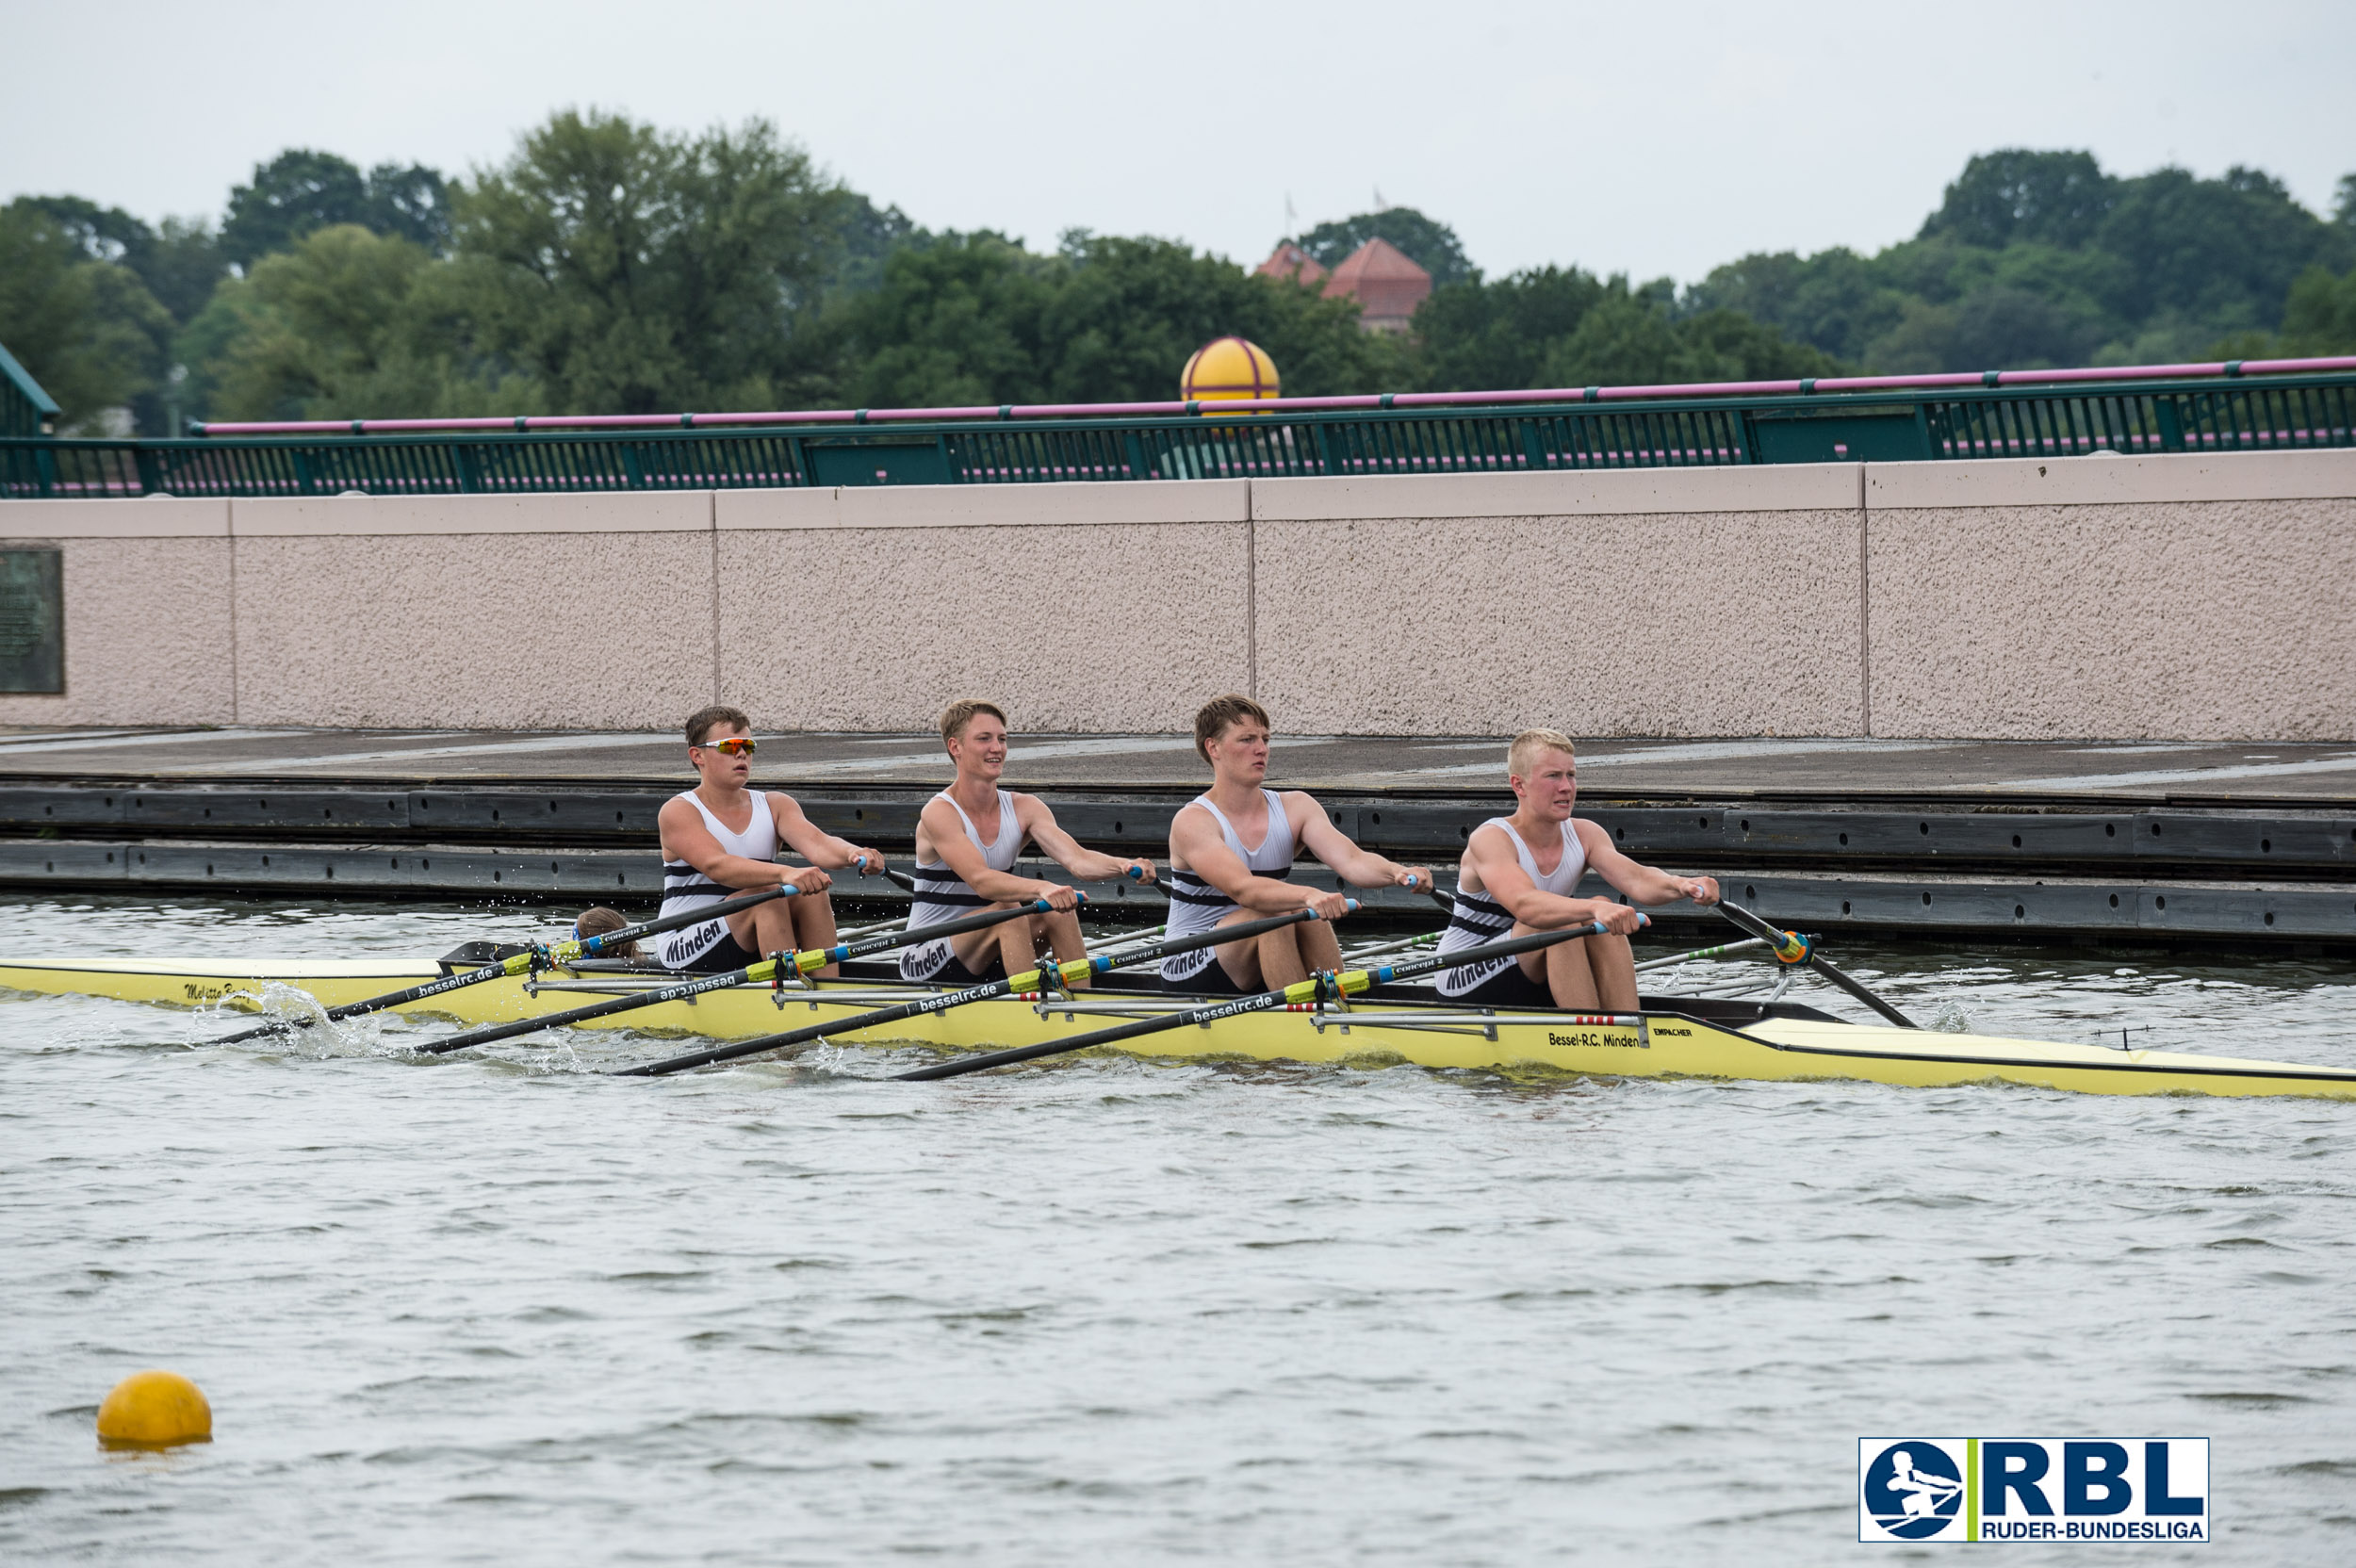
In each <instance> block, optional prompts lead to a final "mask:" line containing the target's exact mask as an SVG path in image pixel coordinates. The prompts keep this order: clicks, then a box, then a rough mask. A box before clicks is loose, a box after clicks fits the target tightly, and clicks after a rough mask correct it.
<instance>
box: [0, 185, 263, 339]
mask: <svg viewBox="0 0 2356 1568" xmlns="http://www.w3.org/2000/svg"><path fill="white" fill-rule="evenodd" d="M23 200H24V202H25V204H27V205H29V206H31V207H34V208H37V209H39V210H40V211H42V212H45V213H47V214H48V215H49V216H50V217H51V218H52V219H54V220H55V221H57V225H58V226H59V228H60V229H62V230H63V231H64V232H65V233H66V234H68V235H69V236H71V237H73V239H74V243H75V245H76V246H78V247H79V248H80V250H81V251H82V253H83V254H85V255H87V256H88V257H90V260H92V261H97V262H107V263H113V264H116V265H120V266H123V267H127V268H129V269H130V270H132V272H134V273H135V274H137V275H138V277H139V281H140V282H141V283H142V284H145V285H146V286H147V291H148V292H149V293H151V294H153V295H154V296H155V299H156V301H157V302H158V303H160V304H162V305H163V307H164V308H165V309H166V310H167V311H169V312H170V313H171V314H172V319H173V320H174V321H179V322H185V321H187V320H188V319H189V318H191V317H193V316H194V315H195V314H196V313H197V312H198V311H200V310H202V309H204V308H205V301H206V300H208V299H210V298H211V297H212V293H213V286H214V285H215V284H216V283H218V282H220V281H221V275H222V273H223V272H224V270H226V267H227V264H226V262H225V261H224V260H223V259H222V257H221V251H220V247H219V245H218V244H217V243H216V242H215V240H214V238H213V233H212V230H211V228H210V227H209V226H207V225H206V224H205V221H203V220H201V219H180V218H167V219H165V220H164V221H163V224H162V226H161V227H160V229H151V228H150V227H148V226H147V224H146V223H145V222H143V221H140V220H139V219H137V218H134V217H133V216H131V214H129V213H127V212H125V211H123V209H122V208H121V207H102V206H100V205H98V204H96V203H94V202H89V201H85V200H84V199H82V198H81V197H79V196H27V197H25V198H23Z"/></svg>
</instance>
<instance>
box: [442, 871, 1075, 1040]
mask: <svg viewBox="0 0 2356 1568" xmlns="http://www.w3.org/2000/svg"><path fill="white" fill-rule="evenodd" d="M1083 896H1086V895H1083ZM1053 907H1054V906H1052V905H1050V904H1049V903H1048V902H1047V901H1046V900H1045V899H1043V898H1040V899H1034V900H1032V901H1031V902H1030V903H1028V904H1018V905H1016V906H1015V907H1013V908H1011V909H985V910H983V911H982V912H981V913H980V914H976V915H967V916H966V917H964V918H963V919H961V920H952V921H943V922H942V923H941V924H939V925H921V926H918V927H917V928H916V929H915V930H913V931H887V932H885V933H884V934H883V935H881V936H879V937H869V938H867V939H864V940H861V941H855V942H838V943H836V944H835V945H834V946H832V947H812V948H805V949H803V950H802V951H801V952H799V953H794V954H785V953H777V954H772V955H771V956H768V957H766V958H763V959H761V961H760V962H758V963H752V964H746V965H745V966H744V968H743V969H732V970H728V971H727V972H725V973H720V974H699V975H697V976H696V977H695V979H693V980H682V981H680V982H679V983H678V984H677V985H672V986H663V987H659V988H656V989H653V990H645V991H634V992H632V993H630V995H628V996H609V997H607V998H606V999H605V1000H604V1001H602V1002H592V1003H590V1004H589V1005H586V1006H581V1007H574V1008H571V1009H568V1010H567V1011H564V1012H561V1013H544V1014H542V1015H541V1016H540V1017H538V1018H526V1019H517V1020H516V1021H514V1022H512V1023H491V1024H485V1025H483V1027H482V1028H479V1029H469V1030H467V1031H466V1032H465V1033H464V1034H459V1035H452V1036H450V1037H448V1038H447V1039H438V1040H435V1041H434V1042H433V1043H432V1044H430V1045H421V1046H419V1047H417V1050H418V1051H419V1053H421V1054H425V1055H429V1056H446V1055H448V1054H450V1053H451V1052H453V1051H464V1050H466V1047H468V1046H470V1045H488V1044H490V1043H491V1042H492V1041H493V1040H503V1039H512V1038H513V1037H515V1036H517V1035H529V1034H532V1033H534V1032H535V1031H538V1030H541V1029H552V1028H555V1027H556V1026H557V1025H559V1024H564V1023H579V1022H581V1021H582V1020H583V1019H592V1018H607V1017H610V1016H611V1015H613V1014H614V1013H627V1012H630V1011H632V1010H633V1009H635V1008H639V1007H652V1006H655V1005H658V1004H661V1003H664V1002H677V1001H679V1000H680V999H682V998H684V997H690V996H700V995H702V994H703V993H704V992H705V991H718V990H726V989H728V987H730V986H743V985H750V984H756V983H758V982H760V981H763V980H769V979H773V978H775V977H776V976H777V974H778V973H779V972H781V971H790V972H793V973H794V974H808V973H809V972H810V971H812V970H817V969H824V968H826V966H827V965H828V964H835V963H841V962H842V961H843V959H845V958H863V957H865V956H867V955H868V954H870V953H888V952H890V951H892V949H893V948H897V947H907V946H909V945H910V944H912V943H915V942H928V941H931V940H932V939H935V938H936V937H955V936H959V935H962V934H963V933H965V932H968V931H979V930H982V929H984V928H985V927H987V926H992V925H999V924H1003V923H1006V921H1010V920H1012V919H1014V918H1015V917H1016V916H1018V915H1043V914H1046V913H1048V912H1049V911H1050V910H1051V909H1052V908H1053Z"/></svg>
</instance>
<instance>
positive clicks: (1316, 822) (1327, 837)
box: [1277, 790, 1439, 892]
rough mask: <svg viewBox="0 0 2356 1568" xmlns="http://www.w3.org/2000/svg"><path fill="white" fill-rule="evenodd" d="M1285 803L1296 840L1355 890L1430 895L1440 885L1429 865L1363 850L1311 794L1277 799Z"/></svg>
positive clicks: (1293, 793)
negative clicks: (1405, 862) (1401, 890)
mask: <svg viewBox="0 0 2356 1568" xmlns="http://www.w3.org/2000/svg"><path fill="white" fill-rule="evenodd" d="M1277 798H1278V799H1279V800H1282V801H1283V802H1284V815H1285V816H1286V817H1287V818H1288V819H1289V820H1290V821H1291V823H1292V825H1293V834H1294V837H1295V838H1296V840H1297V841H1299V842H1300V843H1301V845H1303V846H1304V847H1305V848H1307V850H1308V851H1309V853H1310V854H1312V855H1314V856H1316V857H1317V858H1318V859H1320V860H1322V861H1324V862H1325V863H1326V864H1327V865H1329V866H1331V867H1333V874H1334V875H1336V876H1338V877H1340V878H1341V879H1342V880H1343V881H1345V882H1347V883H1349V884H1350V886H1351V887H1353V888H1415V889H1416V890H1419V891H1424V892H1429V891H1431V890H1432V889H1433V888H1436V887H1438V886H1439V884H1438V883H1437V882H1434V881H1433V880H1432V868H1431V867H1429V866H1402V865H1400V864H1399V862H1398V861H1396V860H1389V859H1385V858H1383V857H1382V856H1380V855H1377V854H1376V853H1374V851H1372V850H1370V849H1361V848H1359V847H1358V844H1357V842H1356V841H1354V840H1352V839H1351V838H1350V836H1349V835H1348V834H1346V833H1344V832H1343V831H1342V830H1341V829H1340V828H1338V827H1336V826H1334V825H1333V818H1331V817H1329V816H1327V815H1326V814H1325V808H1324V807H1322V806H1319V805H1318V804H1317V801H1316V800H1315V799H1313V798H1312V797H1311V796H1310V795H1309V794H1308V793H1307V792H1303V791H1301V790H1292V791H1288V792H1285V793H1284V794H1282V795H1279V796H1278V797H1277Z"/></svg>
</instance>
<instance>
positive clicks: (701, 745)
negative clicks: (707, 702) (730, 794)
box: [687, 703, 753, 789]
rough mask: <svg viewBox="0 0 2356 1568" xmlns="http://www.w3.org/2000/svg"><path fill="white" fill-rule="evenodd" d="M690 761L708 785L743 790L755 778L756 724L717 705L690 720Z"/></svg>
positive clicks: (735, 710) (688, 750)
mask: <svg viewBox="0 0 2356 1568" xmlns="http://www.w3.org/2000/svg"><path fill="white" fill-rule="evenodd" d="M687 761H688V765H689V766H691V767H693V768H694V769H695V772H696V773H697V774H699V775H701V776H702V777H703V781H704V782H705V783H707V784H717V785H722V786H725V787H729V788H734V789H743V788H744V781H745V780H746V779H748V778H750V777H751V776H753V721H752V720H751V719H749V718H746V717H745V716H744V711H743V710H742V709H737V708H729V707H727V706H725V705H723V704H720V703H714V704H712V706H711V707H710V708H703V709H698V710H697V711H695V716H694V717H693V718H691V719H689V720H688V721H687Z"/></svg>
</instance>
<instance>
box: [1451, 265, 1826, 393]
mask: <svg viewBox="0 0 2356 1568" xmlns="http://www.w3.org/2000/svg"><path fill="white" fill-rule="evenodd" d="M1415 331H1416V333H1417V334H1418V335H1420V336H1421V338H1422V349H1421V353H1420V355H1419V359H1418V363H1417V364H1416V366H1415V369H1416V371H1417V379H1418V384H1419V385H1421V386H1422V387H1425V388H1428V389H1431V390H1433V391H1451V392H1453V391H1474V390H1480V389H1482V388H1489V387H1524V386H1526V387H1552V386H1635V385H1659V384H1664V383H1672V382H1700V381H1791V380H1796V379H1797V378H1799V377H1801V376H1828V375H1837V374H1839V373H1840V371H1841V366H1840V365H1839V364H1838V363H1837V362H1835V361H1834V360H1832V359H1831V358H1829V357H1828V356H1826V355H1825V354H1824V353H1821V352H1819V351H1816V350H1814V349H1810V348H1808V347H1806V346H1804V345H1801V344H1796V343H1793V342H1791V341H1790V340H1789V339H1787V338H1785V337H1784V336H1783V335H1781V334H1780V333H1777V332H1775V330H1774V329H1773V328H1770V327H1763V326H1761V325H1759V323H1758V322H1756V321H1754V320H1752V319H1750V318H1748V317H1746V316H1742V315H1740V314H1738V313H1736V312H1734V311H1730V310H1723V309H1710V310H1702V311H1698V312H1680V311H1679V309H1678V308H1677V290H1676V287H1675V286H1674V285H1672V284H1671V283H1670V282H1669V281H1668V280H1667V279H1665V278H1663V279H1661V280H1659V281H1657V282H1654V283H1650V284H1646V285H1644V286H1642V287H1631V286H1629V284H1628V279H1627V278H1625V277H1618V276H1615V277H1612V278H1610V279H1607V280H1597V279H1596V278H1595V277H1593V276H1592V275H1590V274H1588V273H1586V272H1582V271H1580V270H1578V269H1577V268H1557V267H1545V268H1537V269H1533V270H1530V271H1527V272H1516V273H1513V275H1512V276H1510V277H1504V278H1500V279H1498V280H1497V282H1495V283H1485V284H1484V283H1480V282H1473V283H1465V284H1458V285H1456V286H1453V287H1450V288H1446V289H1440V290H1436V291H1434V292H1433V294H1432V298H1431V299H1429V300H1427V301H1425V302H1424V305H1423V308H1422V309H1421V310H1420V311H1418V312H1417V313H1416V316H1415Z"/></svg>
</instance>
